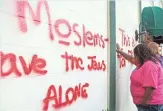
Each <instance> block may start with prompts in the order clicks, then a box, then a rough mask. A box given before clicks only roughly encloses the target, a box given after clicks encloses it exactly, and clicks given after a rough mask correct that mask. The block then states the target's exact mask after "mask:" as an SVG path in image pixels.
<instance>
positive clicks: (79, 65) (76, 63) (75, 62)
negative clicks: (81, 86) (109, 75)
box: [61, 52, 106, 72]
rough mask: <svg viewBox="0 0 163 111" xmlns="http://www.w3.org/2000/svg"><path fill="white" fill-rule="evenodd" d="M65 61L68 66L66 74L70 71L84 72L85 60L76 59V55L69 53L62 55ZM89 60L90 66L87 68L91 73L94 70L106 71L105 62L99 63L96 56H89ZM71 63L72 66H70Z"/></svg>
mask: <svg viewBox="0 0 163 111" xmlns="http://www.w3.org/2000/svg"><path fill="white" fill-rule="evenodd" d="M61 57H62V58H63V59H65V65H66V68H65V70H66V72H68V71H69V70H70V69H71V70H74V69H79V70H84V66H83V60H82V58H81V57H75V56H74V55H69V54H68V53H67V52H65V54H63V55H61ZM87 59H88V60H90V64H89V65H88V66H87V68H88V70H89V71H92V70H103V71H105V70H106V65H105V62H104V60H102V62H97V60H96V56H88V57H87ZM69 63H70V64H69Z"/></svg>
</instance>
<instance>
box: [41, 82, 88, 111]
mask: <svg viewBox="0 0 163 111" xmlns="http://www.w3.org/2000/svg"><path fill="white" fill-rule="evenodd" d="M88 87H89V84H88V83H85V84H83V85H81V83H80V84H79V85H77V86H75V88H72V87H70V88H68V89H67V90H66V92H65V93H64V95H65V101H63V92H62V86H59V88H58V93H57V90H56V87H55V86H54V85H51V86H50V87H49V89H48V92H47V95H46V97H45V99H44V100H43V111H47V110H48V107H49V103H50V102H55V104H53V105H52V106H53V108H55V109H57V108H62V107H64V106H67V105H71V104H72V103H73V102H74V101H76V100H77V99H78V98H79V97H81V98H87V97H88V94H87V92H86V91H87V90H86V88H88ZM69 94H71V95H72V97H71V96H70V95H69Z"/></svg>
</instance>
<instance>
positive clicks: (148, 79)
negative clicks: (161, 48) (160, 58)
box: [130, 61, 163, 105]
mask: <svg viewBox="0 0 163 111" xmlns="http://www.w3.org/2000/svg"><path fill="white" fill-rule="evenodd" d="M130 80H131V85H130V90H131V95H132V97H133V101H134V103H135V104H140V101H141V100H142V98H143V96H144V92H145V89H144V87H153V88H155V90H154V91H153V93H152V96H151V98H150V100H149V104H157V105H158V104H163V69H162V67H161V65H160V64H159V63H158V64H155V63H154V62H152V61H147V62H145V63H144V64H143V65H142V66H141V67H140V68H139V69H135V70H134V71H133V72H132V74H131V77H130Z"/></svg>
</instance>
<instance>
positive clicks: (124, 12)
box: [116, 0, 161, 111]
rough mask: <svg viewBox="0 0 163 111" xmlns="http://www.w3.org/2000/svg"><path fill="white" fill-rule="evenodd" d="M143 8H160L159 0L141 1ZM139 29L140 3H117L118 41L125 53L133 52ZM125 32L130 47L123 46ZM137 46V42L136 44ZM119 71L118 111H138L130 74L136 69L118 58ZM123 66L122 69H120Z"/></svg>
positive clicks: (117, 85)
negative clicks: (133, 44)
mask: <svg viewBox="0 0 163 111" xmlns="http://www.w3.org/2000/svg"><path fill="white" fill-rule="evenodd" d="M141 2H142V3H141V4H142V5H141V8H142V9H143V8H144V7H147V6H153V5H154V6H160V3H159V1H158V0H156V1H154V2H152V1H151V0H141ZM160 7H161V6H160ZM138 27H139V6H138V1H136V0H133V1H129V0H118V1H116V37H117V38H116V40H117V43H119V44H120V46H121V48H123V51H125V52H127V53H128V50H132V49H133V48H134V47H132V46H131V45H132V42H133V41H132V39H131V38H134V37H135V30H138ZM119 28H120V29H123V30H124V31H125V32H124V33H125V35H124V36H125V37H127V38H128V37H129V38H130V40H129V41H130V46H126V45H124V44H122V41H123V43H124V41H125V40H124V39H122V31H120V30H119ZM134 43H135V44H137V43H136V42H134ZM116 61H117V71H116V111H137V109H136V107H135V105H134V104H133V101H132V97H131V94H130V74H131V71H132V70H133V69H134V68H135V66H134V65H131V64H130V63H129V62H128V61H125V60H124V59H123V58H118V57H117V60H116ZM121 65H122V67H120V66H121Z"/></svg>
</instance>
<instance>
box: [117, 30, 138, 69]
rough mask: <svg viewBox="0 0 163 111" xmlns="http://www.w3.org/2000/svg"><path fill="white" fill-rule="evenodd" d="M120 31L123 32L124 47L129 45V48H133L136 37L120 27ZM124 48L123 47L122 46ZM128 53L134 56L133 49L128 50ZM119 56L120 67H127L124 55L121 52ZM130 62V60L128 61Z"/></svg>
mask: <svg viewBox="0 0 163 111" xmlns="http://www.w3.org/2000/svg"><path fill="white" fill-rule="evenodd" d="M119 31H120V33H121V38H122V43H121V45H122V47H127V48H133V47H135V45H136V42H135V39H134V38H133V37H129V36H128V35H127V34H126V33H125V30H123V29H121V28H119ZM121 50H123V48H121ZM127 53H128V55H131V56H133V51H132V50H128V52H127ZM117 57H118V58H119V60H120V68H123V67H126V59H125V58H124V57H122V56H121V55H120V54H118V55H117ZM128 63H129V61H128Z"/></svg>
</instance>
